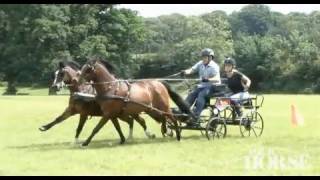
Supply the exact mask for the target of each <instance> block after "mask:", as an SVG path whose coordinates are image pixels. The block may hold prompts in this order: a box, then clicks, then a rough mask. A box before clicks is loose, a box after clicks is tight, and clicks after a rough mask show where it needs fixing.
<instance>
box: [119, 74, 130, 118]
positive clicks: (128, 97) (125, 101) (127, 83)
mask: <svg viewBox="0 0 320 180" xmlns="http://www.w3.org/2000/svg"><path fill="white" fill-rule="evenodd" d="M124 82H125V84H126V85H127V87H128V91H127V95H126V97H124V98H123V101H124V106H122V108H121V110H120V114H122V113H123V112H124V111H125V109H126V108H127V103H128V102H129V101H130V91H131V84H130V83H129V82H128V81H127V80H126V81H124Z"/></svg>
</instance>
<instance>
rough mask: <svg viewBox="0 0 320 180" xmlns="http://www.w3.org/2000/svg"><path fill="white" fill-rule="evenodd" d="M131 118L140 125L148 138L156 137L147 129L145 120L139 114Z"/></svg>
mask: <svg viewBox="0 0 320 180" xmlns="http://www.w3.org/2000/svg"><path fill="white" fill-rule="evenodd" d="M133 118H134V119H135V120H136V121H137V122H138V123H139V124H140V125H141V126H142V128H143V130H144V133H145V135H146V136H147V137H148V138H149V139H154V138H156V135H155V134H153V133H150V132H149V131H148V130H147V125H146V121H145V120H144V119H143V118H142V117H141V116H139V115H134V116H133Z"/></svg>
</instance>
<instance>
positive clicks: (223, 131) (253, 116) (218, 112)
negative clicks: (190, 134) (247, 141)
mask: <svg viewBox="0 0 320 180" xmlns="http://www.w3.org/2000/svg"><path fill="white" fill-rule="evenodd" d="M220 87H223V88H222V89H224V87H225V85H223V84H222V85H220ZM223 94H224V93H223V92H218V93H215V94H213V95H212V96H210V97H208V98H207V104H206V107H205V109H204V111H203V112H202V113H201V116H200V120H199V125H198V126H187V125H185V124H186V123H187V121H188V120H190V117H189V115H187V114H182V113H180V112H179V111H177V110H176V109H175V108H172V111H173V112H174V115H175V117H176V118H177V119H178V120H179V122H180V126H179V128H180V132H182V131H183V130H197V131H200V132H201V134H202V135H205V136H206V137H207V138H208V139H209V140H210V139H214V138H215V137H216V138H224V137H226V135H227V126H228V125H234V126H239V129H240V134H241V136H242V137H249V136H251V135H252V136H255V137H260V136H261V135H262V133H263V129H264V122H263V118H262V116H261V114H260V113H259V112H258V110H259V109H260V108H261V107H262V105H263V102H264V96H263V95H260V94H257V95H250V98H249V99H245V100H243V101H242V102H241V106H242V108H243V109H244V112H243V115H242V116H241V117H238V116H237V114H236V112H235V107H234V105H233V104H232V103H231V99H230V98H229V97H225V96H222V95H223ZM212 102H214V103H212ZM168 128H169V129H173V128H174V127H173V126H170V125H169V126H168Z"/></svg>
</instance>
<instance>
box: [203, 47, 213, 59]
mask: <svg viewBox="0 0 320 180" xmlns="http://www.w3.org/2000/svg"><path fill="white" fill-rule="evenodd" d="M201 56H202V57H203V56H212V58H213V57H214V52H213V50H212V49H210V48H205V49H203V50H202V51H201Z"/></svg>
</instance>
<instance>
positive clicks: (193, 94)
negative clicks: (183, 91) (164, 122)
mask: <svg viewBox="0 0 320 180" xmlns="http://www.w3.org/2000/svg"><path fill="white" fill-rule="evenodd" d="M200 91H201V89H200V88H196V89H194V90H193V91H192V92H191V93H190V94H189V95H188V97H187V98H186V102H187V103H188V104H189V107H191V106H192V105H193V103H194V102H195V100H196V98H197V96H198V94H199V92H200Z"/></svg>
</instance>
